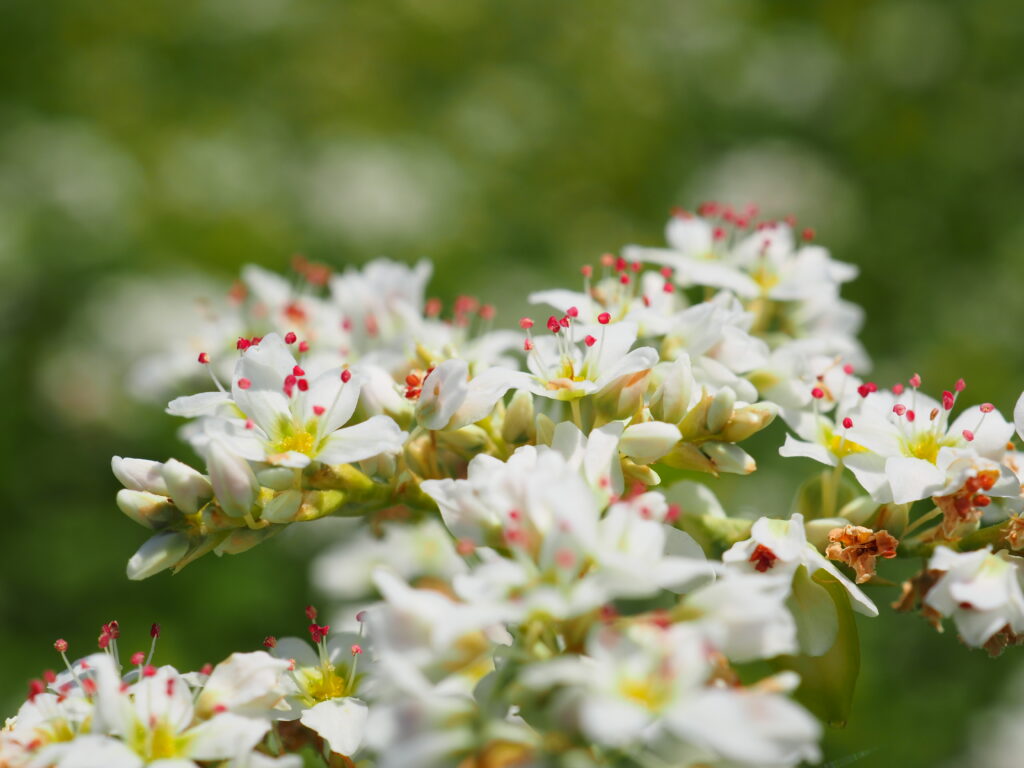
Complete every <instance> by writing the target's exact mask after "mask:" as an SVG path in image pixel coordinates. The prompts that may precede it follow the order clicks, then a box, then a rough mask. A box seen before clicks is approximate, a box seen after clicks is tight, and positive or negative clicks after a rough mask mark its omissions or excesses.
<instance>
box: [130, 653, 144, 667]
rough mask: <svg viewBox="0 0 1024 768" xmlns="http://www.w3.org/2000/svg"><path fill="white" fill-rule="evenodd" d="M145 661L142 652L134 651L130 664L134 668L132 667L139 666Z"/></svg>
mask: <svg viewBox="0 0 1024 768" xmlns="http://www.w3.org/2000/svg"><path fill="white" fill-rule="evenodd" d="M145 660H146V654H144V653H143V652H142V651H136V652H135V653H133V654H132V658H131V662H132V666H134V667H138V666H140V665H141V664H142V662H144V661H145Z"/></svg>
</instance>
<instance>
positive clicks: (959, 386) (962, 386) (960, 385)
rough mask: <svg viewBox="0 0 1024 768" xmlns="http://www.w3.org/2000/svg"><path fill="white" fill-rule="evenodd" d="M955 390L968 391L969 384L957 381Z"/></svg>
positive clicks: (960, 380)
mask: <svg viewBox="0 0 1024 768" xmlns="http://www.w3.org/2000/svg"><path fill="white" fill-rule="evenodd" d="M953 389H955V390H956V391H957V392H963V391H964V390H965V389H967V382H965V381H964V380H963V379H957V380H956V384H955V385H954V386H953Z"/></svg>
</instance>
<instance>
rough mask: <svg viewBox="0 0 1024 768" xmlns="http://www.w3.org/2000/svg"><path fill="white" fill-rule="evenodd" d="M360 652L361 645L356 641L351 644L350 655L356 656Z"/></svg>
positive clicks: (361, 649)
mask: <svg viewBox="0 0 1024 768" xmlns="http://www.w3.org/2000/svg"><path fill="white" fill-rule="evenodd" d="M362 652H363V646H361V645H359V644H358V643H356V644H355V645H353V646H352V655H353V656H358V655H359V654H360V653H362Z"/></svg>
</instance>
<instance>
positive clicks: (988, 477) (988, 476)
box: [979, 472, 997, 491]
mask: <svg viewBox="0 0 1024 768" xmlns="http://www.w3.org/2000/svg"><path fill="white" fill-rule="evenodd" d="M996 477H997V474H996V473H995V472H985V473H983V474H982V475H980V476H979V480H980V481H981V487H982V488H984V489H985V490H986V491H991V490H992V486H994V485H995V484H996Z"/></svg>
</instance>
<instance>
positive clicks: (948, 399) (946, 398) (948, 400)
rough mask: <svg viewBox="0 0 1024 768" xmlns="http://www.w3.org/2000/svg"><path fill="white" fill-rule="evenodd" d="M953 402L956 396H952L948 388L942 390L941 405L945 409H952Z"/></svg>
mask: <svg viewBox="0 0 1024 768" xmlns="http://www.w3.org/2000/svg"><path fill="white" fill-rule="evenodd" d="M955 402H956V398H955V397H954V396H953V393H952V392H950V391H949V390H948V389H947V390H945V391H943V393H942V407H943V408H945V409H946V410H947V411H951V410H953V403H955Z"/></svg>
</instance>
